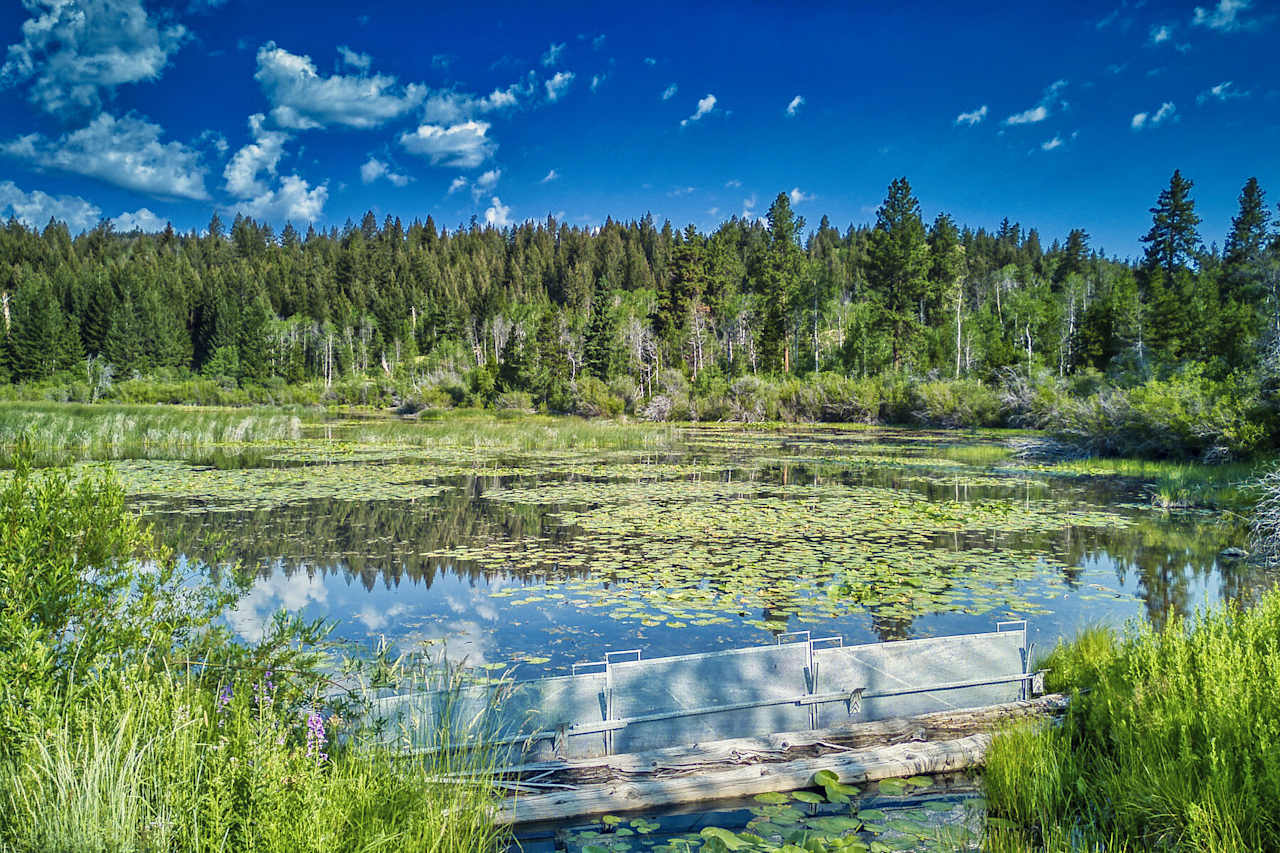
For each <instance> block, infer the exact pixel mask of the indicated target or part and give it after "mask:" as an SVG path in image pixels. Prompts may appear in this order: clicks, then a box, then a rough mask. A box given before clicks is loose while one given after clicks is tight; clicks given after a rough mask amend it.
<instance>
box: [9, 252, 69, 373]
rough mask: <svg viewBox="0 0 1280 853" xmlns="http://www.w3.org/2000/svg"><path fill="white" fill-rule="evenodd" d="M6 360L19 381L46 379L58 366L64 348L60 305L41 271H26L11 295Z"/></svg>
mask: <svg viewBox="0 0 1280 853" xmlns="http://www.w3.org/2000/svg"><path fill="white" fill-rule="evenodd" d="M10 314H11V324H12V325H11V330H10V333H9V362H10V370H11V372H12V374H13V378H14V379H16V380H18V381H19V382H30V381H32V380H38V379H46V378H48V377H50V376H52V375H53V373H54V371H55V370H57V369H58V362H59V353H60V352H61V351H62V350H63V346H64V342H63V322H64V321H63V317H62V309H61V308H60V307H59V305H58V301H57V300H56V299H55V298H54V295H53V288H52V287H50V286H49V279H48V278H47V277H45V275H44V274H43V273H40V272H31V271H27V272H26V273H25V274H24V275H23V276H22V281H21V283H20V284H19V286H18V292H17V294H16V295H15V296H14V298H13V307H12V309H11V312H10Z"/></svg>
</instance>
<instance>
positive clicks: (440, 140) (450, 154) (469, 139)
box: [400, 121, 497, 169]
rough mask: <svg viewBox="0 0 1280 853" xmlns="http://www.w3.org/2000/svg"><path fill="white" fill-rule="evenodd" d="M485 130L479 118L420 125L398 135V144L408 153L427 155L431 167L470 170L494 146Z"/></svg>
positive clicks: (486, 157) (485, 157) (486, 129)
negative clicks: (446, 125) (477, 119)
mask: <svg viewBox="0 0 1280 853" xmlns="http://www.w3.org/2000/svg"><path fill="white" fill-rule="evenodd" d="M488 132H489V124H488V122H483V121H464V122H462V123H460V124H455V125H451V126H449V127H443V126H441V125H434V124H424V125H421V126H420V127H419V128H418V129H417V130H414V131H411V132H408V133H404V134H402V135H401V136H400V144H401V145H403V146H404V148H405V150H406V151H408V152H410V153H411V154H418V155H420V156H423V157H427V158H429V159H430V160H431V164H432V165H433V166H438V165H445V166H454V167H457V168H460V169H474V168H475V167H476V166H479V165H480V164H481V163H483V162H484V161H485V160H487V159H489V157H490V156H491V155H492V154H493V152H494V150H495V149H496V148H497V144H496V143H495V142H493V140H491V139H489V137H488Z"/></svg>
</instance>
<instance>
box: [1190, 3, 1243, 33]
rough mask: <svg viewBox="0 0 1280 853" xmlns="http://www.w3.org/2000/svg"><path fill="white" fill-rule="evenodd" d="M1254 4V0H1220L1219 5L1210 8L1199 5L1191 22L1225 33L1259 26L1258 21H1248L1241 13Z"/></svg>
mask: <svg viewBox="0 0 1280 853" xmlns="http://www.w3.org/2000/svg"><path fill="white" fill-rule="evenodd" d="M1252 6H1253V2H1252V0H1218V5H1217V6H1213V7H1210V8H1208V9H1206V8H1204V7H1203V6H1197V7H1196V9H1195V14H1194V15H1193V16H1192V18H1191V23H1192V25H1194V26H1197V27H1208V28H1209V29H1211V30H1217V31H1219V32H1223V33H1231V32H1235V31H1236V30H1248V29H1253V28H1254V27H1255V26H1257V22H1256V21H1246V20H1244V16H1243V15H1242V14H1241V13H1242V12H1246V11H1248V10H1249V8H1251V7H1252Z"/></svg>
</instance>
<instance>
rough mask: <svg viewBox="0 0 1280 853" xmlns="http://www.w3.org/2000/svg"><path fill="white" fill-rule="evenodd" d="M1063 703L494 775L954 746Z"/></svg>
mask: <svg viewBox="0 0 1280 853" xmlns="http://www.w3.org/2000/svg"><path fill="white" fill-rule="evenodd" d="M1067 702H1068V699H1067V697H1066V696H1065V695H1063V694H1051V695H1048V696H1041V697H1039V698H1037V699H1032V700H1028V701H1021V702H1006V703H1003V704H999V705H988V706H986V707H982V708H973V709H967V710H964V711H938V712H934V713H929V714H920V715H918V716H914V717H900V718H895V719H889V720H876V721H874V722H858V723H844V724H842V725H836V726H830V727H827V728H822V729H815V730H812V731H798V732H781V733H777V734H770V735H763V736H759V737H745V738H730V739H726V740H717V741H709V742H706V743H694V744H689V745H686V746H678V747H668V748H666V749H655V750H647V751H645V752H635V753H627V754H621V755H606V756H601V757H598V758H581V759H572V760H566V761H542V762H537V763H534V764H527V765H516V766H511V767H502V768H499V769H498V771H497V773H498V774H499V775H515V776H526V775H528V774H531V773H536V774H539V778H546V777H547V776H550V777H551V778H552V779H554V781H556V782H579V783H591V782H603V781H607V780H608V779H610V778H614V777H616V776H619V775H621V776H639V775H668V776H670V775H678V774H680V773H689V772H702V771H705V770H707V769H710V768H712V767H714V765H717V764H723V765H727V766H732V765H739V764H747V763H764V762H778V761H788V760H794V759H798V758H805V757H813V756H816V755H821V754H826V753H832V752H840V751H842V750H851V749H859V748H865V747H869V746H885V745H891V744H895V743H905V742H912V741H942V740H954V739H957V738H961V737H964V736H966V735H970V734H974V733H977V732H987V731H991V730H993V729H996V728H998V727H1000V726H1002V725H1004V724H1006V723H1009V722H1012V721H1015V720H1019V719H1026V718H1032V717H1042V716H1048V715H1053V714H1059V713H1062V712H1064V711H1065V710H1066V707H1067Z"/></svg>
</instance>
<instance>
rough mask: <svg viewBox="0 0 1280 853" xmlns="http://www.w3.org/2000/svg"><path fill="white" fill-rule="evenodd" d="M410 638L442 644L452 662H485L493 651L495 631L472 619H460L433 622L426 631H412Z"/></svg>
mask: <svg viewBox="0 0 1280 853" xmlns="http://www.w3.org/2000/svg"><path fill="white" fill-rule="evenodd" d="M409 639H410V640H412V641H414V642H419V643H428V642H429V643H432V644H433V645H434V646H435V647H436V648H440V647H441V646H443V654H444V657H445V659H447V660H448V661H449V662H450V663H454V664H460V663H466V664H467V665H468V666H484V665H485V664H486V663H489V662H490V660H489V658H490V656H492V655H493V652H494V640H493V631H492V630H491V629H490V627H489V626H488V625H482V624H480V623H479V622H476V621H474V620H471V619H457V620H454V621H452V622H446V623H443V624H439V625H433V626H432V627H431V628H428V629H426V630H425V631H421V632H415V633H414V634H413V635H410V637H409Z"/></svg>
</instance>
